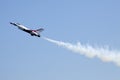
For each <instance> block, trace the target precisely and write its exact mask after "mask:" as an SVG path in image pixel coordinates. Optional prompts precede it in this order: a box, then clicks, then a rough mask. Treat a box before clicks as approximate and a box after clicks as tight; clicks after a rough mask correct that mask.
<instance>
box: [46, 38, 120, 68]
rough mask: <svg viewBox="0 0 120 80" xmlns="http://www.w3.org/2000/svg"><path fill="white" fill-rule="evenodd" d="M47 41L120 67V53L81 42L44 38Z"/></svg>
mask: <svg viewBox="0 0 120 80" xmlns="http://www.w3.org/2000/svg"><path fill="white" fill-rule="evenodd" d="M44 39H45V40H47V41H49V42H52V43H54V44H56V45H58V46H61V47H64V48H66V49H68V50H70V51H73V52H75V53H78V54H81V55H85V56H86V57H88V58H94V57H96V58H99V59H100V60H102V61H103V62H113V63H115V64H116V65H118V66H120V52H119V51H113V50H110V49H108V48H98V47H92V46H90V45H82V44H81V43H80V42H78V43H77V44H75V45H74V44H71V43H67V42H62V41H57V40H53V39H49V38H46V37H44Z"/></svg>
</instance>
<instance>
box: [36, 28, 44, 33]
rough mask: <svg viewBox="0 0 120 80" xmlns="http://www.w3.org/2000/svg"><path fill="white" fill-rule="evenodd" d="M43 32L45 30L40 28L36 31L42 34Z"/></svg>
mask: <svg viewBox="0 0 120 80" xmlns="http://www.w3.org/2000/svg"><path fill="white" fill-rule="evenodd" d="M43 30H44V29H43V28H40V29H37V30H36V31H38V32H42V31H43Z"/></svg>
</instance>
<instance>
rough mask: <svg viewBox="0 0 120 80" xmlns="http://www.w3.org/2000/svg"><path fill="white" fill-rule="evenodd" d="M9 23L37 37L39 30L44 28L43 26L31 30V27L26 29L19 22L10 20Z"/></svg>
mask: <svg viewBox="0 0 120 80" xmlns="http://www.w3.org/2000/svg"><path fill="white" fill-rule="evenodd" d="M10 24H12V25H14V26H17V27H18V29H20V30H22V31H25V32H27V33H29V34H31V36H37V37H40V32H42V31H43V30H44V29H43V28H40V29H37V30H31V29H28V28H26V27H25V26H23V25H21V24H19V23H13V22H10Z"/></svg>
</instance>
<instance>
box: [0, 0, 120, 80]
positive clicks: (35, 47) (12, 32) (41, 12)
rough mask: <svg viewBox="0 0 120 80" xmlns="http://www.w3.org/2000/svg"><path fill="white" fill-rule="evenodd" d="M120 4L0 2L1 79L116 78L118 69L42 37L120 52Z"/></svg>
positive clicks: (112, 0) (104, 0)
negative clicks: (36, 33)
mask: <svg viewBox="0 0 120 80" xmlns="http://www.w3.org/2000/svg"><path fill="white" fill-rule="evenodd" d="M119 4H120V1H119V0H99V1H98V0H59V1H58V0H34V1H30V0H19V1H16V0H1V1H0V12H1V13H0V15H1V16H0V19H1V23H0V26H1V34H0V36H1V39H0V44H1V45H0V65H1V66H0V80H120V75H119V74H120V67H118V66H116V65H114V64H113V63H104V62H102V61H101V60H99V59H97V58H94V59H89V58H86V57H85V56H83V55H78V54H74V53H73V52H71V51H68V50H66V49H64V48H61V47H58V46H56V45H55V44H52V43H50V42H48V41H45V40H44V39H42V38H37V37H31V36H30V35H29V34H27V33H24V32H22V31H20V30H18V29H17V28H16V27H14V26H12V25H10V24H9V22H19V23H21V24H23V25H25V26H26V27H28V28H31V29H37V28H39V27H43V28H44V29H45V31H44V32H42V33H41V34H42V36H43V37H49V38H52V39H56V40H60V41H64V42H70V43H73V44H74V43H76V42H78V41H80V42H81V43H82V44H87V43H89V44H91V45H99V46H105V45H108V46H110V48H111V49H113V50H118V51H119V50H120V37H119V34H120V27H119V26H120V23H119V21H120V15H119V14H120V10H119V9H120V5H119Z"/></svg>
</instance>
